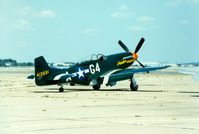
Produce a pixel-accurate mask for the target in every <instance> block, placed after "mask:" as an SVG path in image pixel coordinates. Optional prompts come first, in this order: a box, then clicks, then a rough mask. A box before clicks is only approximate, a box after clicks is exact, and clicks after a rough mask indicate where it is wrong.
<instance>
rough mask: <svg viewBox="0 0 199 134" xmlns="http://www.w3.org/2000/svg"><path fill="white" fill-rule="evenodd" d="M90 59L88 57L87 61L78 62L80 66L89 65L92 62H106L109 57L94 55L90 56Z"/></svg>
mask: <svg viewBox="0 0 199 134" xmlns="http://www.w3.org/2000/svg"><path fill="white" fill-rule="evenodd" d="M89 57H90V58H88V57H87V59H86V60H83V61H81V62H78V63H77V64H78V65H86V64H89V63H90V62H92V61H104V60H106V59H107V57H106V56H105V55H103V54H92V55H91V56H89Z"/></svg>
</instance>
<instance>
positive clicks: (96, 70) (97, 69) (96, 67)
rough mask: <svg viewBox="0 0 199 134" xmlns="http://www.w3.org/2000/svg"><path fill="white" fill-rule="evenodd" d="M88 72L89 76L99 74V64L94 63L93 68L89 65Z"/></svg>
mask: <svg viewBox="0 0 199 134" xmlns="http://www.w3.org/2000/svg"><path fill="white" fill-rule="evenodd" d="M89 70H90V72H91V74H94V73H96V72H100V67H99V63H96V66H94V65H93V64H91V65H89Z"/></svg>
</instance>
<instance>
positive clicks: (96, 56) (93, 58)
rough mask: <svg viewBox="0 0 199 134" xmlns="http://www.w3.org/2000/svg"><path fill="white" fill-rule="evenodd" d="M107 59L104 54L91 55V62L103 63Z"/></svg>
mask: <svg viewBox="0 0 199 134" xmlns="http://www.w3.org/2000/svg"><path fill="white" fill-rule="evenodd" d="M105 59H107V57H106V56H105V55H103V54H92V55H91V61H97V60H98V61H103V60H105Z"/></svg>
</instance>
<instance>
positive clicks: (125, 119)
mask: <svg viewBox="0 0 199 134" xmlns="http://www.w3.org/2000/svg"><path fill="white" fill-rule="evenodd" d="M32 72H33V68H0V91H1V93H0V134H23V133H25V134H55V133H57V134H62V133H63V134H82V133H83V134H84V133H92V134H110V133H114V134H121V133H123V134H132V133H134V134H143V133H144V134H145V133H147V134H190V133H191V134H198V133H199V81H196V80H193V79H192V76H191V75H187V74H179V73H177V72H176V71H175V70H173V69H172V68H171V69H167V70H162V71H159V72H155V73H149V74H138V75H135V78H136V80H137V82H138V84H139V91H138V92H132V91H130V89H129V81H123V82H118V83H117V85H116V86H114V87H102V89H101V90H100V91H93V90H92V88H91V87H84V86H77V87H70V86H65V89H66V90H65V92H64V93H59V92H58V87H57V86H46V87H37V86H35V84H34V81H32V80H28V79H26V77H27V76H28V75H29V74H31V73H32Z"/></svg>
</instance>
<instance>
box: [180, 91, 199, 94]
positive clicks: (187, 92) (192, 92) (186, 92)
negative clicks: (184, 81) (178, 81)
mask: <svg viewBox="0 0 199 134" xmlns="http://www.w3.org/2000/svg"><path fill="white" fill-rule="evenodd" d="M178 93H185V94H199V92H194V91H191V92H190V91H180V92H178Z"/></svg>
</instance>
